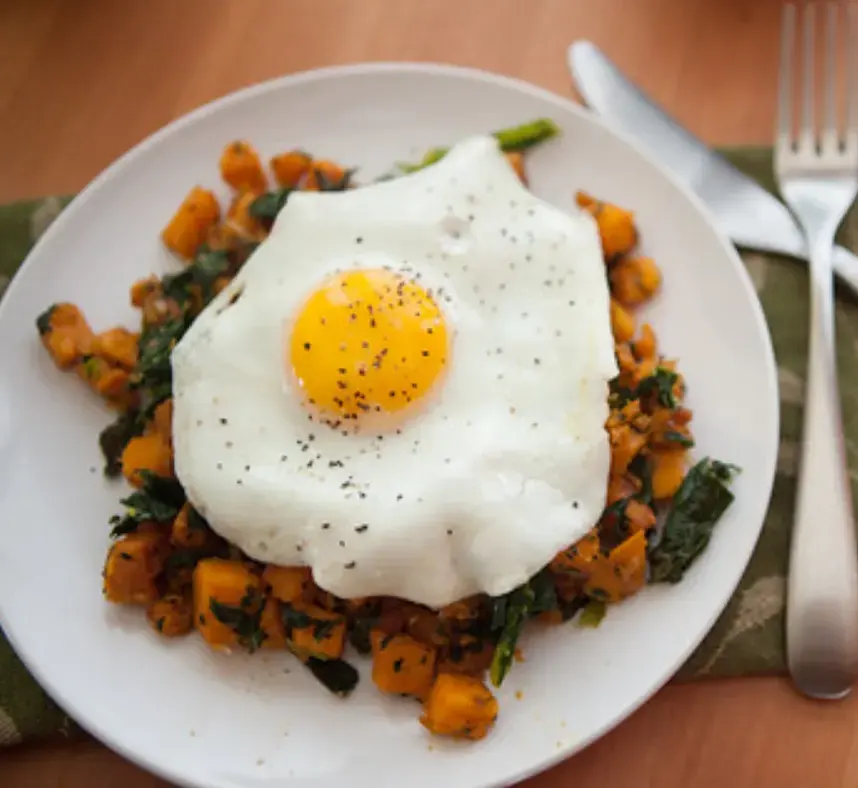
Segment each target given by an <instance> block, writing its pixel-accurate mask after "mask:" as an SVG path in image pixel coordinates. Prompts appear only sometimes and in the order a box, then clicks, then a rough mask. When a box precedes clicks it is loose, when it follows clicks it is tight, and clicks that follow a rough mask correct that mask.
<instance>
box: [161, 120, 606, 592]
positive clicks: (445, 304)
mask: <svg viewBox="0 0 858 788" xmlns="http://www.w3.org/2000/svg"><path fill="white" fill-rule="evenodd" d="M382 266H387V267H389V268H391V269H393V270H394V271H397V272H401V273H402V274H403V275H404V276H407V277H412V278H417V277H419V281H420V282H421V284H422V285H423V286H424V287H427V288H431V289H432V292H433V293H434V294H435V296H436V298H437V299H438V301H439V303H440V305H441V307H442V309H443V312H444V315H445V319H446V322H447V326H448V329H449V331H450V332H451V335H452V340H451V353H450V362H449V365H448V369H447V371H446V375H445V376H444V379H443V382H442V383H441V384H440V385H439V386H437V389H436V390H434V391H433V393H432V396H431V397H429V398H427V399H426V401H424V402H423V403H421V405H422V407H421V408H419V409H416V411H415V412H414V413H413V414H412V415H411V417H410V418H409V419H408V420H407V421H406V422H405V423H403V424H402V425H400V429H399V430H398V431H391V432H388V433H386V434H383V435H371V434H358V435H353V434H349V435H347V436H345V435H342V434H341V433H340V432H338V431H336V430H333V429H331V428H330V427H327V426H324V425H321V424H318V423H314V422H312V421H310V420H309V417H308V413H307V412H306V411H305V410H304V409H303V407H302V405H301V396H300V393H299V392H298V391H296V390H295V389H294V386H295V384H294V382H292V381H291V380H290V377H289V376H288V375H285V374H284V370H283V363H284V362H283V359H284V345H283V330H284V325H285V326H288V323H289V321H290V320H292V319H294V316H295V315H296V313H297V311H298V310H299V309H300V307H301V304H302V303H303V301H304V299H305V298H306V297H307V295H308V294H309V293H311V292H312V291H313V290H314V289H315V288H316V287H318V285H319V284H320V282H321V281H322V280H323V278H324V277H325V276H327V275H329V274H332V273H334V272H336V271H340V270H347V269H353V268H378V267H382ZM172 364H173V375H174V423H173V435H174V445H175V465H176V472H177V475H178V478H179V480H180V481H181V483H182V484H183V485H184V487H185V489H186V490H187V493H188V497H189V499H190V501H191V502H192V503H193V504H194V505H195V506H196V507H197V508H198V509H199V510H200V512H201V513H202V514H203V515H204V516H205V517H206V518H207V519H208V521H209V523H210V524H211V526H212V528H213V529H214V530H215V531H217V532H218V533H219V534H220V535H221V536H223V537H224V538H226V539H227V540H229V541H230V542H232V543H234V544H236V545H238V546H239V547H240V548H241V549H242V550H244V551H245V552H246V553H247V554H248V555H250V556H252V557H254V558H256V559H259V560H261V561H266V562H272V563H277V564H282V565H308V566H310V567H312V570H313V574H314V577H315V579H316V581H317V583H318V584H319V585H320V586H321V587H323V588H325V589H327V590H329V591H330V592H332V593H334V594H336V595H338V596H341V597H347V598H349V597H360V596H370V595H390V596H396V597H401V598H405V599H410V600H412V601H415V602H419V603H423V604H426V605H429V606H433V607H438V606H442V605H444V604H447V603H450V602H453V601H455V600H457V599H461V598H463V597H466V596H469V595H471V594H475V593H479V592H485V593H488V594H491V595H497V594H503V593H505V592H507V591H509V590H511V589H512V588H514V587H515V586H517V585H519V584H521V583H523V582H525V581H526V580H528V579H529V578H530V577H532V576H533V575H534V574H535V573H536V572H538V571H539V570H540V569H541V568H542V567H543V566H545V564H546V563H547V562H548V561H550V559H551V558H552V557H553V556H554V555H555V554H556V553H557V552H558V551H559V550H560V549H562V548H564V547H566V546H567V545H569V544H572V543H574V542H575V541H577V540H578V539H579V538H580V537H581V536H583V535H584V534H585V533H586V531H587V530H588V529H589V528H590V527H591V526H592V525H593V524H594V523H595V522H596V521H597V520H598V518H599V516H600V514H601V512H602V509H603V507H604V503H605V493H606V484H607V477H608V471H609V465H610V451H609V445H608V439H607V436H606V433H605V429H604V424H605V420H606V418H607V416H608V405H607V393H608V390H607V384H608V381H609V380H610V379H611V378H612V377H614V376H615V374H616V372H617V370H616V363H615V358H614V346H613V339H612V335H611V327H610V319H609V294H608V286H607V282H606V276H605V270H604V264H603V262H602V253H601V248H600V243H599V238H598V234H597V231H596V228H595V225H594V223H593V221H592V220H591V218H590V217H589V216H586V215H581V214H576V215H569V214H567V213H564V212H562V211H560V210H558V209H557V208H554V207H552V206H550V205H548V204H546V203H545V202H543V201H541V200H539V199H538V198H537V197H536V196H534V195H533V194H531V193H530V192H528V190H527V189H526V188H525V187H524V186H522V184H521V183H520V182H519V180H518V178H517V177H516V176H515V174H514V173H513V171H512V170H511V168H510V167H509V165H508V164H507V163H506V161H505V159H504V158H503V156H502V155H501V153H500V152H499V150H498V148H497V144H496V142H495V141H494V140H493V139H491V138H488V137H475V138H470V139H468V140H465V141H463V142H461V143H460V144H459V145H457V146H455V147H454V148H453V149H452V150H451V151H450V153H449V154H448V155H447V156H446V157H445V158H444V159H443V160H442V161H440V162H439V163H437V164H435V165H433V166H431V167H429V168H427V169H425V170H423V171H420V172H418V173H415V174H413V175H409V176H405V177H402V178H400V179H397V180H394V181H389V182H384V183H379V184H375V185H371V186H366V187H363V188H359V189H354V190H351V191H348V192H343V193H296V194H293V195H292V196H291V197H290V200H289V203H288V204H287V206H286V207H285V209H284V210H283V211H282V212H281V213H280V215H279V217H278V219H277V221H276V222H275V225H274V227H273V230H272V233H271V235H270V237H269V238H268V239H267V240H266V241H265V242H264V243H263V244H261V245H260V246H259V248H258V249H257V250H256V251H255V252H254V254H253V255H252V257H251V258H250V259H249V260H248V262H247V263H246V264H245V266H244V267H243V269H242V270H241V272H240V273H239V275H238V276H237V277H236V278H235V280H234V281H233V282H232V283H231V284H230V286H229V287H228V288H227V289H226V290H225V291H223V292H222V293H220V295H219V296H218V297H217V298H216V299H215V300H214V301H213V302H212V303H211V304H210V305H209V306H208V307H207V308H206V309H205V311H204V312H203V313H202V314H201V315H200V316H199V317H198V318H197V320H196V321H195V322H194V324H193V326H192V327H191V329H190V330H189V331H188V333H187V334H186V335H185V337H184V338H183V339H182V341H181V342H180V343H179V345H178V346H177V347H176V348H175V350H174V352H173V355H172Z"/></svg>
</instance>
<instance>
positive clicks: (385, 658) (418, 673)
mask: <svg viewBox="0 0 858 788" xmlns="http://www.w3.org/2000/svg"><path fill="white" fill-rule="evenodd" d="M370 642H371V643H372V680H373V682H375V685H376V686H377V687H378V688H379V689H380V690H381V691H382V692H388V693H390V694H393V695H413V696H414V697H416V698H421V699H423V698H425V697H426V696H427V694H428V693H429V690H430V689H431V687H432V679H433V678H434V676H435V658H436V651H435V649H434V648H433V647H432V646H428V645H426V644H425V643H421V642H420V641H418V640H416V639H415V638H413V637H411V636H410V635H386V634H385V633H384V632H382V631H380V630H373V632H372V634H371V636H370Z"/></svg>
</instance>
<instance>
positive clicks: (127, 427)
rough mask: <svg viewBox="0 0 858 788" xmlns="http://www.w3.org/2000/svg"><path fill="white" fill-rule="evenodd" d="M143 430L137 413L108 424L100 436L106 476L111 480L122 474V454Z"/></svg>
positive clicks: (128, 414) (99, 442)
mask: <svg viewBox="0 0 858 788" xmlns="http://www.w3.org/2000/svg"><path fill="white" fill-rule="evenodd" d="M141 432H142V429H141V427H140V425H139V423H138V420H137V414H136V413H126V414H123V415H121V416H119V418H117V419H116V421H114V422H113V423H112V424H108V425H107V426H106V427H105V428H104V429H103V430H102V431H101V432H100V433H99V436H98V445H99V447H100V448H101V453H102V455H103V456H104V475H105V476H108V477H110V478H114V477H116V476H119V474H120V473H121V472H122V452H123V451H125V447H126V446H127V445H128V442H129V441H130V440H131V439H132V438H133V437H135V436H136V435H139V434H140V433H141Z"/></svg>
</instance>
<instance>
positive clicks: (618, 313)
mask: <svg viewBox="0 0 858 788" xmlns="http://www.w3.org/2000/svg"><path fill="white" fill-rule="evenodd" d="M611 329H612V330H613V332H614V341H615V342H618V343H619V342H630V341H631V339H632V337H633V336H634V335H635V319H634V317H633V316H632V313H631V312H629V311H628V310H627V309H626V308H625V307H624V306H623V305H622V304H620V303H619V302H618V301H615V300H614V299H613V298H612V299H611Z"/></svg>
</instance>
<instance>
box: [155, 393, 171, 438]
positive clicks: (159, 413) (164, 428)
mask: <svg viewBox="0 0 858 788" xmlns="http://www.w3.org/2000/svg"><path fill="white" fill-rule="evenodd" d="M152 426H153V427H154V428H155V432H157V433H158V435H160V436H161V437H162V438H163V439H164V441H165V442H166V443H168V444H170V443H172V441H173V398H172V397H170V398H169V399H165V400H164V401H163V402H161V403H159V404H158V405H157V406H156V407H155V413H154V414H153V417H152Z"/></svg>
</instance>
